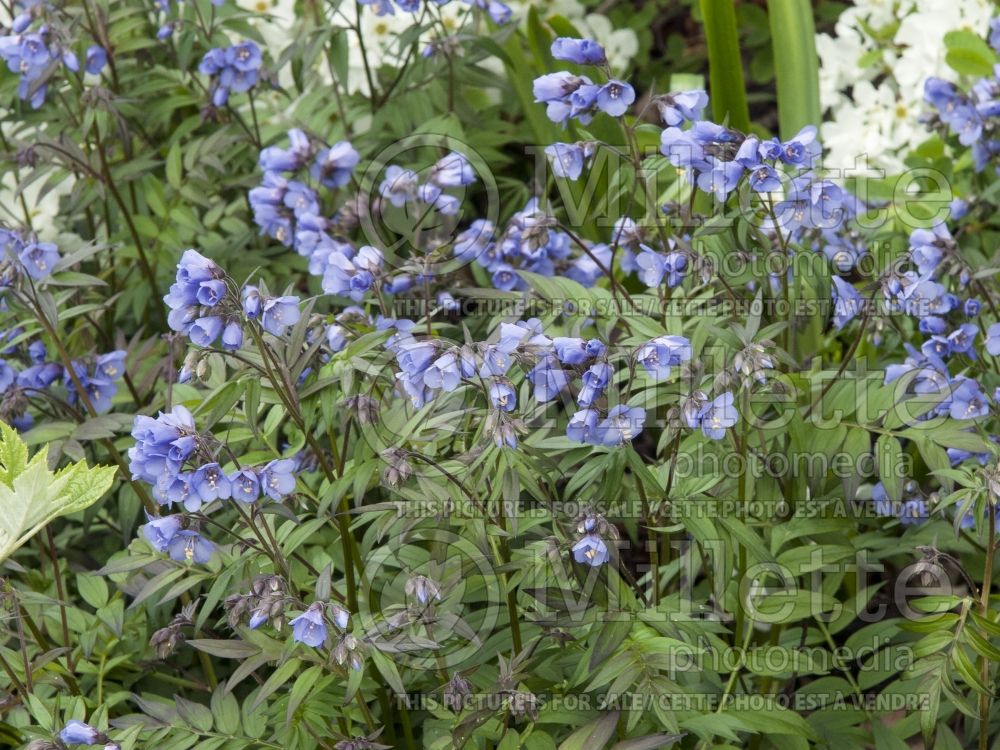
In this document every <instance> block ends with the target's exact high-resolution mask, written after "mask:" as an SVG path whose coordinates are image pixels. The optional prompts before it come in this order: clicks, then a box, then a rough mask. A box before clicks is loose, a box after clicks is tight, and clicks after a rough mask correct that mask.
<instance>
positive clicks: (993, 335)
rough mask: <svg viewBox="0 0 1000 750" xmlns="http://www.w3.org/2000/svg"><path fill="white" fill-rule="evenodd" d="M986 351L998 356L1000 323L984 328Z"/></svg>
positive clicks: (999, 353)
mask: <svg viewBox="0 0 1000 750" xmlns="http://www.w3.org/2000/svg"><path fill="white" fill-rule="evenodd" d="M986 351H987V352H989V353H990V354H992V355H993V356H994V357H997V356H1000V323H994V324H993V325H991V326H990V327H989V328H987V329H986Z"/></svg>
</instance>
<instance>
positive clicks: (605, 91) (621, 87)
mask: <svg viewBox="0 0 1000 750" xmlns="http://www.w3.org/2000/svg"><path fill="white" fill-rule="evenodd" d="M634 101H635V89H633V88H632V87H631V86H629V85H628V84H627V83H622V82H621V81H608V82H607V83H605V84H604V85H603V86H601V88H600V89H599V90H598V92H597V100H596V104H597V108H598V109H600V110H601V111H602V112H604V113H605V114H608V115H611V116H612V117H621V116H622V115H623V114H625V112H627V111H628V108H629V107H630V106H631V105H632V102H634Z"/></svg>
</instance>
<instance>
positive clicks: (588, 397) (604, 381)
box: [576, 362, 614, 406]
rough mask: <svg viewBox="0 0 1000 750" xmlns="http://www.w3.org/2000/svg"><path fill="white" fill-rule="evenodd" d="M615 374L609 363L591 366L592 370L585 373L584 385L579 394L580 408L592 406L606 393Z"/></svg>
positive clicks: (577, 399)
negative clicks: (605, 390)
mask: <svg viewBox="0 0 1000 750" xmlns="http://www.w3.org/2000/svg"><path fill="white" fill-rule="evenodd" d="M613 374H614V370H613V369H612V368H611V365H609V364H608V363H607V362H597V363H596V364H593V365H591V366H590V369H588V370H587V371H586V372H585V373H583V385H582V386H581V388H580V392H579V393H578V394H577V397H576V402H577V403H578V404H580V406H591V405H592V404H593V403H594V401H596V400H597V399H598V398H600V397H601V395H602V394H603V393H604V389H605V388H606V387H607V385H608V381H609V380H610V379H611V376H612V375H613Z"/></svg>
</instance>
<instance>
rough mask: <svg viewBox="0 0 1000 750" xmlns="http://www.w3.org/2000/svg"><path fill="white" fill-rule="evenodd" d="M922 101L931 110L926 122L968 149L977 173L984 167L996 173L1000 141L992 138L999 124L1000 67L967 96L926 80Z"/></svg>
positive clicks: (940, 82) (945, 83) (947, 84)
mask: <svg viewBox="0 0 1000 750" xmlns="http://www.w3.org/2000/svg"><path fill="white" fill-rule="evenodd" d="M924 101H925V102H926V103H927V104H929V105H930V106H931V107H933V108H934V114H933V115H932V116H931V117H929V118H927V119H928V121H929V124H930V125H931V126H932V127H937V128H939V129H941V130H944V131H947V132H949V133H951V134H953V135H955V136H957V137H958V142H959V143H960V144H962V145H963V146H971V147H972V159H973V163H974V164H975V168H976V171H977V172H982V171H983V170H984V169H985V168H986V166H987V165H988V164H993V166H994V168H995V169H997V170H1000V160H998V157H1000V140H998V139H997V138H995V137H993V136H994V133H995V132H996V126H997V123H998V122H1000V65H998V66H996V69H995V70H994V73H993V75H992V76H989V77H985V78H980V79H979V80H978V81H976V83H975V84H974V85H973V86H972V89H971V91H970V92H969V93H966V92H964V91H961V90H960V89H959V88H958V86H956V85H955V84H953V83H951V82H950V81H945V80H942V79H940V78H928V79H927V82H926V83H925V84H924Z"/></svg>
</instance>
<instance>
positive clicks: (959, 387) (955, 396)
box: [949, 375, 990, 419]
mask: <svg viewBox="0 0 1000 750" xmlns="http://www.w3.org/2000/svg"><path fill="white" fill-rule="evenodd" d="M949 412H950V414H951V418H952V419H978V418H979V417H985V416H986V415H987V414H989V412H990V408H989V405H988V404H987V403H986V396H985V394H984V393H983V392H982V390H981V388H980V386H979V383H977V382H976V381H975V380H973V379H972V378H967V377H964V376H962V375H958V376H956V377H955V379H954V380H953V381H952V384H951V401H950V405H949Z"/></svg>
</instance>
